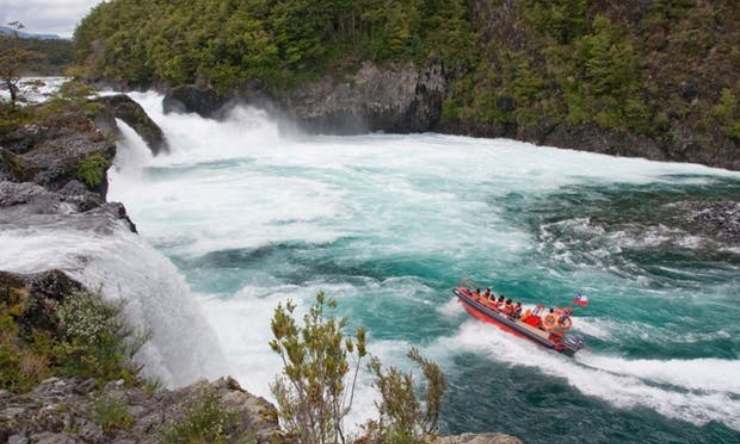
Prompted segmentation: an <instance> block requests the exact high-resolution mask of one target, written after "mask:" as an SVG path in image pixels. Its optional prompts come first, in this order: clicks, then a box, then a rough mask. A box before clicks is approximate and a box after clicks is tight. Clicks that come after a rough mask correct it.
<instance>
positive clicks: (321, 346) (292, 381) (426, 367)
mask: <svg viewBox="0 0 740 444" xmlns="http://www.w3.org/2000/svg"><path fill="white" fill-rule="evenodd" d="M335 307H336V302H335V301H334V300H332V299H327V298H326V296H325V295H324V293H323V292H319V293H318V294H317V295H316V301H315V302H314V303H313V304H312V305H311V307H310V308H309V311H308V314H306V315H305V316H304V317H303V324H302V325H301V324H299V323H298V321H297V320H296V318H295V316H294V314H293V313H294V310H295V308H296V307H295V305H294V304H292V303H291V302H288V303H287V304H286V305H283V304H279V305H278V307H277V308H276V309H275V313H274V315H273V318H272V331H273V335H274V337H275V339H274V340H273V341H271V342H270V346H271V347H272V349H273V350H274V351H275V352H276V353H277V354H279V355H280V357H281V359H282V360H283V372H282V375H281V376H280V377H278V379H277V381H276V382H275V384H273V386H272V391H273V394H274V395H275V398H276V399H277V403H278V416H279V418H280V420H281V422H282V425H283V427H284V428H285V429H287V431H288V432H289V433H290V434H291V436H293V438H294V440H295V442H299V443H301V444H338V443H340V442H341V443H344V442H346V440H347V439H346V437H345V434H344V431H343V428H342V421H343V419H344V417H345V416H346V415H347V414H348V413H349V411H350V409H351V408H352V401H353V397H354V390H355V384H356V382H357V376H358V374H359V370H360V364H361V362H362V360H363V358H364V357H365V356H366V355H367V350H366V333H365V331H364V330H363V329H361V328H360V329H358V330H357V333H356V336H355V338H354V339H352V338H348V337H345V336H344V333H343V330H344V329H345V328H346V324H347V321H346V319H344V318H343V319H339V320H338V319H336V318H335V317H333V316H332V315H331V314H330V313H329V311H328V310H330V309H334V308H335ZM350 357H351V358H353V360H354V369H352V368H351V367H352V365H351V363H350V359H349V358H350ZM408 357H409V358H410V359H411V360H412V361H414V362H415V363H417V364H418V365H419V366H420V367H421V369H422V372H423V374H424V377H425V380H426V402H425V409H422V408H421V403H420V402H419V400H418V399H417V398H416V394H415V391H414V384H413V377H412V375H411V374H410V373H403V372H401V371H400V370H398V369H397V368H395V367H391V368H389V369H388V370H385V369H383V367H382V365H381V363H380V360H379V359H378V358H375V357H374V358H372V360H371V362H370V365H369V370H370V372H371V373H372V375H373V376H374V377H375V386H376V388H377V389H378V392H379V393H380V399H381V401H380V402H379V403H378V404H377V406H378V410H379V411H380V417H379V418H378V419H377V420H373V421H369V422H368V423H367V424H366V425H365V427H364V433H363V436H362V437H360V438H359V439H357V440H356V441H355V442H356V443H358V444H359V443H365V444H387V443H395V444H416V443H424V442H426V440H427V438H429V437H430V436H432V434H433V433H434V432H435V431H436V429H437V423H438V421H439V412H440V409H441V402H442V396H443V394H444V392H445V390H446V388H447V384H446V382H445V378H444V375H443V374H442V371H441V369H440V368H439V366H438V365H437V364H435V363H433V362H431V361H428V360H426V359H425V358H424V357H422V356H421V354H420V353H419V352H418V350H416V349H412V350H411V351H410V352H409V353H408Z"/></svg>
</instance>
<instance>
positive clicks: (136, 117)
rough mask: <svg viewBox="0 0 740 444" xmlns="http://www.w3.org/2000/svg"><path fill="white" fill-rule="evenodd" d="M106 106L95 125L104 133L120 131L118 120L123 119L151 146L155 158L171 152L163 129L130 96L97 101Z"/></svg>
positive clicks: (116, 96)
mask: <svg viewBox="0 0 740 444" xmlns="http://www.w3.org/2000/svg"><path fill="white" fill-rule="evenodd" d="M95 101H96V102H98V103H101V104H103V105H104V108H103V110H102V111H101V112H100V113H99V114H98V115H97V116H96V117H95V125H96V126H97V127H98V128H99V129H101V130H104V131H112V132H117V131H118V125H117V124H116V119H121V120H123V121H124V122H126V124H127V125H129V126H130V127H131V128H133V129H134V130H135V131H136V132H137V133H138V134H139V135H140V136H141V138H142V139H144V141H145V142H146V143H147V145H148V146H149V149H150V150H151V151H152V154H154V155H155V156H156V155H158V154H160V153H167V152H169V145H168V144H167V139H166V138H165V135H164V133H163V132H162V129H161V128H160V127H159V126H157V124H156V123H154V121H153V120H152V119H151V118H150V117H149V116H148V115H147V113H146V111H144V109H143V108H142V107H141V106H140V105H139V104H138V103H136V102H135V101H133V100H132V99H131V98H130V97H129V96H127V95H124V94H118V95H115V96H104V97H99V98H97V99H95Z"/></svg>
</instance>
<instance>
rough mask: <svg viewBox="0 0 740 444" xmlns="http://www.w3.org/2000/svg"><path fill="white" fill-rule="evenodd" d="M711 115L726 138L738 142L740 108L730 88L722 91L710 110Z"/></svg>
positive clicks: (739, 137)
mask: <svg viewBox="0 0 740 444" xmlns="http://www.w3.org/2000/svg"><path fill="white" fill-rule="evenodd" d="M712 115H713V116H714V118H715V119H716V120H717V121H718V122H719V124H720V127H721V129H722V132H723V133H724V134H725V135H726V136H727V137H730V138H733V139H737V140H740V106H738V99H737V97H736V96H735V93H733V91H732V90H731V89H730V88H724V89H723V90H722V93H721V94H720V97H719V100H718V101H717V104H716V105H714V107H713V108H712Z"/></svg>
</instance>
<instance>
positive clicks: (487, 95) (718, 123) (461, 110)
mask: <svg viewBox="0 0 740 444" xmlns="http://www.w3.org/2000/svg"><path fill="white" fill-rule="evenodd" d="M738 42H740V2H737V1H734V0H714V1H699V0H652V1H639V0H625V1H622V2H612V1H607V0H521V1H512V0H112V1H109V2H106V3H102V4H100V5H99V6H97V7H96V8H94V9H93V10H92V12H91V13H90V14H89V15H88V16H87V17H86V18H85V19H84V20H83V21H82V22H81V24H80V26H79V27H78V28H77V30H76V33H75V43H76V48H75V55H76V58H77V60H78V62H79V64H80V71H79V74H80V75H82V76H86V77H89V78H105V79H108V80H114V81H121V82H125V83H126V84H128V85H131V86H148V85H152V84H160V85H161V84H164V85H170V86H174V85H183V84H197V85H201V86H208V87H210V88H213V89H215V90H216V91H218V92H220V93H228V92H229V91H230V90H232V89H235V88H239V87H240V86H243V85H245V84H248V83H249V82H257V83H256V84H258V85H260V86H261V87H263V88H266V89H268V90H272V91H282V90H285V89H289V88H292V87H295V86H297V85H300V83H301V82H304V81H307V80H311V79H314V78H316V77H317V76H319V75H322V74H325V73H330V74H333V75H342V74H344V73H349V74H351V73H353V72H354V71H356V70H357V69H358V68H359V66H360V63H362V62H364V61H372V62H375V63H377V64H381V65H382V64H389V65H390V64H393V63H400V62H413V63H415V64H416V65H417V66H424V65H428V64H440V65H441V66H442V67H443V68H444V72H445V75H446V77H447V78H448V80H449V82H450V85H451V87H450V90H451V93H450V94H449V97H448V98H447V100H446V101H445V103H444V109H443V121H444V122H448V123H454V122H472V123H476V124H482V125H516V126H517V127H518V128H524V129H526V128H541V127H547V126H550V125H555V124H562V123H566V124H570V125H597V126H599V127H602V128H607V129H614V130H626V131H630V132H633V133H637V134H642V135H645V136H648V137H652V138H655V139H660V138H663V137H666V135H667V133H668V132H669V131H670V130H671V128H673V127H675V126H676V125H675V124H676V122H678V123H680V125H682V126H688V127H690V128H691V129H692V130H697V131H700V132H701V131H705V130H712V131H719V132H721V134H722V135H723V136H725V137H730V138H733V139H740V105H738V98H740V76H738V75H737V73H738V72H740V45H738Z"/></svg>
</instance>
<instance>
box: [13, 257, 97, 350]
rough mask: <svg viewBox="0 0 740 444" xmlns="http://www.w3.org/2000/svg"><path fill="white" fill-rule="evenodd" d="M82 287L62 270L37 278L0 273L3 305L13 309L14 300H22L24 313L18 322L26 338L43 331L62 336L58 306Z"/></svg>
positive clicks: (37, 276)
mask: <svg viewBox="0 0 740 444" xmlns="http://www.w3.org/2000/svg"><path fill="white" fill-rule="evenodd" d="M82 288H83V287H82V285H81V284H80V283H79V282H77V281H75V280H74V279H71V278H70V277H69V276H67V275H66V274H64V273H63V272H61V271H59V270H49V271H45V272H42V273H36V274H17V273H7V272H4V271H0V303H3V304H7V306H10V305H13V303H14V301H11V300H10V299H11V298H21V299H22V300H21V301H20V302H21V303H20V304H18V305H19V306H21V307H22V311H21V312H20V313H17V315H16V316H17V317H16V319H15V321H16V323H17V324H18V326H19V327H20V329H21V331H22V332H23V334H28V335H30V334H31V333H32V332H33V331H37V332H38V331H44V332H48V333H50V334H51V335H52V336H57V335H58V334H59V332H60V330H61V329H60V328H59V325H58V324H59V317H58V316H57V315H56V309H57V307H58V305H59V304H60V303H61V302H62V301H63V300H64V299H65V298H66V297H67V296H69V295H70V294H72V293H74V292H76V291H80V290H82Z"/></svg>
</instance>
